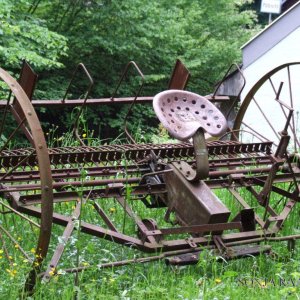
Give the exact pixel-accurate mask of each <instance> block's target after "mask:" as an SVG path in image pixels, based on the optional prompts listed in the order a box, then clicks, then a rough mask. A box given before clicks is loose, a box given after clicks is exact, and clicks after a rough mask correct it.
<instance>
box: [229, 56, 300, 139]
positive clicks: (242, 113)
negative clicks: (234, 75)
mask: <svg viewBox="0 0 300 300" xmlns="http://www.w3.org/2000/svg"><path fill="white" fill-rule="evenodd" d="M292 65H300V62H290V63H285V64H282V65H280V66H278V67H276V68H274V69H273V70H271V71H269V72H268V73H266V74H265V75H264V76H263V77H262V78H261V79H259V80H258V81H257V82H256V83H255V85H254V86H253V87H252V88H251V90H250V91H249V92H248V94H247V95H246V97H245V99H244V101H243V103H242V105H241V107H240V109H239V111H238V114H237V116H236V119H235V122H234V125H233V130H239V129H240V128H241V125H242V123H243V119H244V116H245V113H246V111H247V109H248V107H249V105H250V103H251V101H252V99H253V97H254V96H255V94H256V92H257V91H258V90H259V89H260V87H261V86H262V85H263V84H264V83H265V82H266V81H267V80H268V79H269V78H270V77H271V76H272V75H274V74H275V73H276V72H278V71H280V70H282V69H284V68H289V67H290V66H292ZM279 92H280V91H279ZM279 92H277V93H276V92H275V94H276V95H277V94H278V93H279ZM275 100H276V101H277V102H279V101H278V99H275ZM279 104H282V103H280V102H279ZM285 106H287V105H286V104H285ZM287 108H288V107H287ZM288 109H290V108H288ZM288 123H289V122H288ZM296 142H297V141H296Z"/></svg>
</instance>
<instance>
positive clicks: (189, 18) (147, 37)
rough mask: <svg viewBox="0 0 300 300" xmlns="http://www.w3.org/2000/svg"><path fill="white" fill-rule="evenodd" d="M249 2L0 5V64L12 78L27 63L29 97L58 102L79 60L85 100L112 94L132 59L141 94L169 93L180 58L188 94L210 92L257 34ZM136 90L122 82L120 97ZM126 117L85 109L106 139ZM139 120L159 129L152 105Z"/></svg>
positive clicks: (4, 0)
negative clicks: (85, 77)
mask: <svg viewBox="0 0 300 300" xmlns="http://www.w3.org/2000/svg"><path fill="white" fill-rule="evenodd" d="M250 2H252V1H249V0H247V1H239V0H230V1H229V0H218V1H210V0H205V1H198V0H174V1H165V0H163V1H162V0H159V1H158V0H157V1H145V0H126V1H119V0H92V1H90V0H89V1H86V0H76V1H72V0H68V1H58V0H55V1H39V0H35V1H34V0H22V1H16V0H1V1H0V3H1V5H0V13H1V16H2V20H3V21H2V27H1V31H0V37H1V41H2V43H1V47H0V64H1V66H2V67H3V68H6V69H9V70H11V71H14V72H17V70H18V68H19V64H20V60H21V59H24V58H25V59H27V60H28V61H29V62H30V63H31V64H32V66H33V67H34V68H35V69H36V71H37V72H38V73H39V75H40V77H39V84H38V87H37V91H36V93H35V95H34V98H37V99H41V98H42V99H58V98H62V97H63V95H64V92H65V89H66V86H67V84H68V81H69V80H70V77H71V74H72V72H73V70H74V69H75V66H76V65H77V64H78V63H79V62H83V63H84V64H85V65H86V66H87V68H88V70H89V71H90V73H91V75H92V77H93V78H94V80H95V87H94V89H93V91H92V94H91V95H90V97H94V98H101V97H108V96H110V95H111V94H112V92H113V90H114V88H115V87H116V84H117V82H118V80H119V77H120V75H121V73H122V70H123V68H124V67H125V65H126V64H127V62H128V61H130V60H134V61H135V62H136V63H137V64H138V65H139V67H140V68H141V70H142V72H143V73H144V75H145V76H146V84H145V87H144V90H143V94H144V95H154V94H155V93H157V92H159V91H161V90H163V89H165V88H166V87H167V83H168V79H169V76H170V74H171V71H172V68H173V65H174V63H175V60H176V59H177V58H180V59H181V60H182V61H183V62H184V63H185V64H186V66H187V67H188V68H189V70H190V72H191V74H192V78H191V81H190V84H189V89H191V90H192V91H194V92H196V93H199V94H207V93H210V92H212V90H213V86H214V84H215V82H216V81H217V80H219V79H220V78H222V76H223V74H224V72H225V71H226V69H227V68H228V67H229V65H230V64H231V63H232V62H239V60H240V50H239V48H240V46H241V45H242V44H243V43H244V42H245V41H246V40H247V39H248V38H249V37H250V36H251V35H252V34H253V33H254V31H255V30H257V25H256V15H255V12H254V11H251V10H248V8H247V5H246V4H248V3H250ZM58 68H59V69H58ZM130 76H131V78H133V79H134V77H135V76H136V74H130ZM85 86H86V84H85V82H84V81H82V82H81V80H79V81H78V82H77V86H76V91H74V92H73V94H72V95H70V98H76V97H79V96H80V95H81V94H82V90H83V89H84V88H85ZM134 90H135V86H134V85H132V84H127V85H126V84H124V85H123V86H122V87H121V89H120V91H119V93H118V96H132V95H133V94H134ZM126 111H127V107H121V108H120V107H117V108H112V107H111V108H103V107H102V108H97V109H95V108H93V109H89V110H88V113H87V120H88V122H89V127H90V128H91V129H94V130H95V132H96V133H97V135H98V137H99V136H100V138H107V133H108V132H110V130H111V128H112V127H113V128H114V129H113V130H114V131H115V132H117V129H116V128H117V127H119V125H120V123H121V124H122V122H123V119H124V114H125V113H126ZM42 113H43V114H42V115H41V119H42V121H43V122H44V123H45V124H47V125H49V124H51V123H52V122H51V121H52V119H55V120H56V119H57V112H53V111H47V113H45V111H42ZM141 113H142V116H141ZM66 115H67V113H63V112H61V111H60V113H59V117H60V121H61V124H62V125H66V122H69V119H68V118H66ZM137 116H138V117H139V120H140V124H134V122H130V124H134V125H133V127H132V130H135V129H136V128H138V127H141V126H142V125H144V126H145V127H147V126H148V125H149V124H150V125H151V124H152V125H153V124H155V125H157V124H156V123H155V122H154V120H153V119H151V116H152V109H151V108H150V107H149V109H143V110H141V109H138V108H136V110H135V112H134V113H133V117H132V120H134V119H137ZM149 118H150V119H149ZM67 125H68V124H67ZM100 126H101V133H100V131H99V127H100Z"/></svg>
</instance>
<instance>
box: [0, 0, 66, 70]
mask: <svg viewBox="0 0 300 300" xmlns="http://www.w3.org/2000/svg"><path fill="white" fill-rule="evenodd" d="M28 7H29V2H28V1H25V0H19V1H17V0H0V19H1V21H0V64H1V66H2V67H5V68H9V69H15V68H18V67H19V65H20V61H21V60H22V59H26V60H27V61H28V62H30V63H31V64H32V65H33V66H35V67H36V68H38V69H51V68H57V67H62V66H63V64H62V63H61V62H60V61H59V59H60V58H61V57H62V56H64V55H66V53H67V50H68V48H67V39H66V38H65V37H64V36H62V35H60V34H58V33H56V32H53V31H51V30H49V29H48V28H47V26H46V22H45V21H44V20H42V19H39V18H37V17H36V16H35V15H32V14H29V13H28Z"/></svg>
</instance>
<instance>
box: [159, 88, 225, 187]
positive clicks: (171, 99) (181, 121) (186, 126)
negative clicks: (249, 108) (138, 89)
mask: <svg viewBox="0 0 300 300" xmlns="http://www.w3.org/2000/svg"><path fill="white" fill-rule="evenodd" d="M153 107H154V111H155V113H156V115H157V117H158V118H159V120H160V122H161V123H162V125H163V126H164V127H165V128H166V129H167V130H168V132H169V133H170V135H171V136H173V137H175V138H177V139H179V140H181V141H185V140H187V139H189V138H192V139H193V145H194V151H195V159H196V171H194V170H193V169H191V168H190V166H189V165H188V164H187V163H184V162H181V163H180V164H181V165H180V166H179V167H178V168H179V169H180V170H181V172H182V174H183V175H184V176H185V177H186V179H187V180H189V181H197V180H199V179H204V178H207V176H208V171H209V166H208V152H207V149H206V143H205V137H204V134H205V132H207V133H208V134H210V135H211V136H220V135H222V134H223V133H224V132H225V131H226V129H227V121H226V119H225V117H224V116H223V114H222V113H221V112H220V110H219V109H218V108H217V107H216V106H215V105H213V104H212V103H211V102H210V101H208V100H207V99H206V98H205V97H202V96H200V95H198V94H195V93H192V92H188V91H183V90H167V91H164V92H161V93H159V94H157V95H156V96H155V97H154V99H153Z"/></svg>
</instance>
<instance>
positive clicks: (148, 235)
mask: <svg viewBox="0 0 300 300" xmlns="http://www.w3.org/2000/svg"><path fill="white" fill-rule="evenodd" d="M130 68H133V69H134V70H135V71H136V72H137V74H138V76H140V77H141V84H140V86H139V87H138V89H137V92H136V94H135V95H134V97H127V98H117V97H115V95H116V93H114V94H113V95H112V97H110V98H100V99H89V98H88V94H89V92H90V90H91V88H92V85H93V80H92V78H91V77H90V75H89V73H88V71H87V70H86V68H85V67H84V65H83V64H80V65H79V66H78V68H77V69H76V70H77V71H82V72H83V73H84V74H86V76H87V78H88V80H89V82H90V84H89V87H88V90H87V93H86V94H85V98H84V99H77V100H68V99H66V97H65V98H64V99H63V100H31V98H32V95H33V90H34V86H35V82H36V79H37V76H36V74H35V73H34V72H33V71H32V69H31V68H30V66H29V65H28V64H26V63H24V64H23V68H22V72H21V75H20V78H19V80H18V81H16V80H15V79H14V78H13V77H12V76H11V75H9V73H7V72H6V71H5V70H3V69H0V77H1V80H2V81H3V84H6V86H7V87H8V90H9V91H10V95H9V97H8V98H7V99H4V100H1V101H0V114H1V117H0V121H1V122H0V137H1V141H0V245H1V249H2V253H3V254H2V255H3V256H4V257H6V258H7V264H8V265H12V263H13V260H14V259H17V257H19V256H20V257H23V258H24V259H26V261H28V263H29V265H30V268H29V269H28V276H27V281H26V289H27V290H32V289H33V287H34V285H35V283H36V281H37V279H42V280H44V281H48V280H49V279H50V278H51V275H53V274H55V273H57V272H58V270H63V271H64V272H67V273H78V272H80V271H83V270H86V269H88V268H91V267H93V266H94V267H95V266H96V267H97V266H98V267H102V268H104V267H111V266H122V265H125V264H129V263H136V262H141V263H142V262H149V261H151V260H158V259H162V258H164V259H165V260H166V262H167V263H168V264H171V265H183V264H196V263H197V262H198V257H199V252H200V251H202V250H203V249H211V250H212V251H215V253H216V255H219V256H222V257H224V259H230V258H238V257H243V256H247V255H256V254H260V253H265V252H266V253H267V252H269V251H270V249H271V246H270V245H269V244H270V243H271V242H272V241H283V240H284V241H285V240H286V241H288V244H289V246H290V248H294V247H295V240H296V239H297V238H299V237H300V235H296V234H294V235H282V234H281V228H282V226H283V224H284V221H285V220H286V219H287V218H288V217H289V215H290V213H291V212H292V210H293V208H294V207H295V206H296V205H297V202H298V201H299V200H300V194H299V186H300V165H299V148H300V145H299V116H298V115H297V114H299V106H300V102H299V101H300V100H299V95H300V93H299V92H300V91H299V90H298V91H297V90H295V88H296V85H295V82H294V78H293V76H292V72H293V71H295V70H296V69H298V70H299V71H300V63H290V64H286V65H281V66H279V67H277V68H276V69H274V70H272V71H270V72H269V73H268V74H266V75H265V76H264V77H263V78H262V79H260V80H259V81H258V82H257V83H256V84H255V85H254V86H253V88H252V89H250V91H249V92H248V93H247V95H246V97H245V100H244V101H243V102H242V104H241V105H240V107H239V109H238V110H237V104H238V103H237V102H238V100H239V97H240V94H241V90H242V88H243V86H244V78H243V75H242V73H241V71H240V70H239V68H238V67H237V69H236V71H235V72H236V73H238V74H239V76H240V78H241V82H242V83H241V84H240V87H239V89H238V92H236V93H235V95H229V94H226V93H225V92H224V91H225V90H226V88H224V86H225V85H226V80H227V79H228V77H229V76H231V74H232V73H230V74H226V76H224V78H223V80H222V81H221V82H220V84H218V86H217V88H216V90H215V92H214V93H213V94H211V95H208V96H205V97H202V96H199V95H197V94H195V93H192V92H188V91H186V90H185V86H186V84H187V81H188V79H189V72H188V70H187V69H186V68H185V66H184V65H183V64H182V63H181V62H180V61H177V63H176V65H175V67H174V70H173V73H172V76H171V80H170V83H169V87H168V89H167V90H166V91H163V92H161V93H159V94H157V95H156V96H154V97H140V92H141V90H142V87H143V78H144V76H143V73H142V72H141V70H140V69H139V67H138V66H137V65H136V64H135V63H134V62H130V63H129V64H128V65H127V67H126V69H125V71H124V73H123V76H122V77H121V80H120V82H119V84H118V87H119V86H120V84H121V82H122V80H123V79H124V77H125V75H126V73H127V71H128V69H130ZM118 87H117V89H118ZM117 89H116V90H117ZM266 91H268V92H266ZM268 101H269V102H268ZM115 103H118V104H123V105H128V107H129V110H128V114H129V113H130V110H131V108H132V107H133V105H135V104H136V103H139V104H143V105H147V103H150V104H151V103H153V106H154V110H155V113H156V115H157V116H158V118H159V120H160V122H161V123H162V124H163V126H164V127H165V128H166V129H167V130H168V132H169V133H170V135H171V136H173V137H174V138H176V139H177V141H176V140H174V142H170V143H161V144H141V143H137V142H136V141H135V139H134V138H133V137H132V135H131V134H130V132H129V130H128V128H127V122H128V120H127V116H128V114H127V116H126V118H125V120H124V124H125V125H124V128H125V133H126V136H127V138H128V142H127V143H124V144H120V143H119V144H109V145H98V146H93V145H89V144H87V143H85V140H84V139H82V134H80V132H79V130H78V126H76V124H77V122H78V118H79V116H80V114H81V113H82V108H83V107H85V106H89V105H94V106H95V105H114V104H115ZM215 104H216V105H215ZM53 106H56V107H65V106H70V107H75V106H78V107H79V108H80V109H79V113H78V115H77V117H76V118H75V121H74V124H75V126H74V135H75V136H76V137H77V139H78V140H79V142H80V144H79V145H78V146H72V145H70V146H66V147H54V148H51V147H48V146H47V142H46V138H45V135H44V132H43V129H42V126H41V123H40V120H39V119H38V117H37V114H36V111H35V107H44V108H45V109H51V107H53ZM276 109H278V110H279V113H280V114H281V115H280V116H281V117H280V118H279V119H278V118H277V119H276V120H275V118H274V111H275V110H276ZM297 110H298V112H296V111H297ZM251 111H254V113H253V112H252V114H251ZM235 112H236V113H235ZM249 113H250V116H248V114H249ZM278 120H279V121H278ZM280 122H281V123H280ZM8 123H9V124H10V126H9V127H8V125H7V124H8ZM264 123H265V125H264ZM12 124H13V125H12ZM256 125H258V126H260V127H256ZM7 128H9V130H8V129H7ZM11 128H13V129H11ZM267 128H268V129H267ZM20 136H22V139H23V140H25V141H26V142H25V143H20V142H19V139H20ZM224 198H226V199H227V200H226V201H225V200H224ZM87 207H88V210H87V209H86V208H87ZM117 214H119V215H120V216H119V218H117V217H116V215H117ZM120 220H121V222H120ZM298 225H299V224H298ZM298 225H297V224H295V226H298ZM78 232H80V233H81V234H84V235H86V236H88V237H90V239H91V240H90V243H91V244H93V247H95V248H93V249H96V250H95V251H96V252H98V253H100V251H99V250H97V247H99V248H103V247H105V246H103V243H104V240H105V243H107V244H109V243H110V244H113V245H114V246H115V247H116V246H117V244H119V245H123V246H128V248H130V249H137V250H140V251H141V252H145V253H148V254H147V256H146V255H143V256H141V257H139V258H136V257H135V258H134V259H129V258H127V259H125V260H124V258H123V259H117V256H116V257H115V260H114V261H111V262H105V263H104V262H102V261H101V253H100V254H99V255H98V256H100V257H98V258H96V259H95V258H93V260H91V261H88V257H87V258H85V260H86V261H87V262H88V263H86V264H85V265H82V264H80V263H79V264H77V265H76V264H75V265H74V264H73V265H70V266H67V265H66V264H65V263H64V259H63V257H64V253H65V255H66V253H68V251H69V250H68V249H69V248H68V247H71V248H72V246H73V247H74V236H75V235H76V234H77V233H78ZM96 237H98V238H102V239H103V240H100V239H96ZM101 241H103V242H101ZM105 245H106V244H105ZM12 251H13V252H14V253H16V252H17V253H18V255H16V257H12V254H11V253H12ZM111 251H112V250H111ZM133 251H136V250H133ZM67 255H68V254H67ZM95 260H96V263H95Z"/></svg>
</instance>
